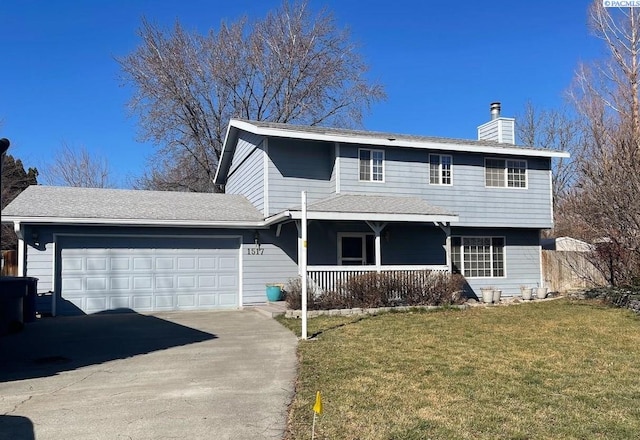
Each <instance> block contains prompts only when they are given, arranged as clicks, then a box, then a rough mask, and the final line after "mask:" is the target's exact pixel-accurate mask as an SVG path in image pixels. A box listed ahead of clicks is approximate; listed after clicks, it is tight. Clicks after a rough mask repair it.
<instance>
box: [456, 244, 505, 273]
mask: <svg viewBox="0 0 640 440" xmlns="http://www.w3.org/2000/svg"><path fill="white" fill-rule="evenodd" d="M456 239H458V240H460V244H459V245H456V244H455V240H456ZM478 239H481V240H482V239H484V240H487V239H488V240H490V244H489V250H488V253H487V254H485V258H486V257H487V256H488V258H489V261H488V263H489V270H490V275H470V273H471V270H472V269H473V268H471V267H469V268H467V267H465V262H466V261H467V260H470V259H471V258H465V247H466V246H468V247H470V246H472V244H467V245H465V240H478ZM494 240H500V241H501V242H502V245H501V246H500V245H499V244H498V243H494ZM497 249H501V250H502V252H501V253H500V254H497V253H496V250H497ZM498 257H499V258H498ZM500 260H501V267H498V266H496V263H498V262H499V261H500ZM477 261H478V262H480V261H482V262H486V260H484V259H483V260H479V259H478V260H477ZM454 267H455V268H456V270H454ZM451 271H452V272H453V273H460V274H462V275H463V276H464V277H465V278H469V279H487V278H506V277H507V239H506V237H505V236H503V235H492V236H486V235H482V236H479V235H452V236H451ZM467 271H468V272H467ZM500 272H502V273H501V274H499V275H498V273H500Z"/></svg>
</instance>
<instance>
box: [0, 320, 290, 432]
mask: <svg viewBox="0 0 640 440" xmlns="http://www.w3.org/2000/svg"><path fill="white" fill-rule="evenodd" d="M296 343H297V339H296V337H295V336H294V335H293V334H292V333H291V332H289V331H288V330H286V329H285V328H283V327H282V326H280V325H279V324H278V323H277V322H275V321H274V320H272V319H271V318H269V317H267V316H264V315H263V314H261V313H258V312H257V311H256V310H245V311H229V312H171V313H162V314H154V315H152V316H151V315H139V314H136V313H128V314H97V315H91V316H81V317H67V318H62V317H60V318H44V319H40V320H38V321H37V322H35V323H30V324H27V325H26V326H25V329H24V331H22V332H21V333H18V334H14V335H7V336H3V337H0V439H1V440H4V439H12V440H21V439H35V438H37V439H39V440H40V439H46V440H57V439H71V438H77V439H84V438H87V439H88V438H91V439H98V440H99V439H242V440H250V439H281V438H282V437H283V433H284V430H285V426H286V418H287V406H288V404H289V403H290V401H291V398H292V396H293V387H294V381H295V374H296V355H295V350H296Z"/></svg>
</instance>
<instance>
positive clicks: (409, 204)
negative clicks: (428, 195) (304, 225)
mask: <svg viewBox="0 0 640 440" xmlns="http://www.w3.org/2000/svg"><path fill="white" fill-rule="evenodd" d="M298 209H299V207H298ZM307 210H308V211H314V212H315V211H317V212H341V213H359V214H415V215H455V214H453V213H451V212H449V211H447V210H445V209H442V208H440V207H438V206H433V205H430V204H429V203H427V202H425V201H424V200H422V199H421V198H419V197H396V196H380V195H364V194H338V195H336V196H332V197H329V198H327V199H323V200H320V201H318V202H315V203H311V204H309V205H308V206H307Z"/></svg>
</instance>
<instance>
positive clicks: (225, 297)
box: [219, 293, 236, 307]
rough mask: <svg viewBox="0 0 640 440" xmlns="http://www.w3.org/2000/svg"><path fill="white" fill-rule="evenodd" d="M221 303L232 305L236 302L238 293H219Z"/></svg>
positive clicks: (222, 304)
mask: <svg viewBox="0 0 640 440" xmlns="http://www.w3.org/2000/svg"><path fill="white" fill-rule="evenodd" d="M219 298H220V305H221V306H228V307H232V306H234V305H235V304H236V295H234V294H231V293H221V294H220V295H219Z"/></svg>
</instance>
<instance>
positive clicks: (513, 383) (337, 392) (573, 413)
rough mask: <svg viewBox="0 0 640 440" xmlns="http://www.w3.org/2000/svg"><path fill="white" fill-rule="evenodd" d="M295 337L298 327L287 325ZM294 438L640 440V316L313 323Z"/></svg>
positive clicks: (476, 315) (516, 315) (587, 305)
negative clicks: (317, 405)
mask: <svg viewBox="0 0 640 440" xmlns="http://www.w3.org/2000/svg"><path fill="white" fill-rule="evenodd" d="M280 322H282V323H283V324H284V325H286V326H288V327H289V328H291V329H292V330H293V331H294V332H297V333H298V334H299V332H300V329H299V327H300V320H288V319H280ZM308 328H309V334H315V333H317V334H318V336H317V337H316V338H314V340H309V341H301V342H300V344H299V349H298V354H299V361H300V367H299V368H300V370H299V377H298V384H297V390H296V397H295V399H294V401H293V403H292V405H291V408H290V416H289V418H290V420H289V426H290V427H289V429H290V432H289V435H288V437H287V438H288V439H291V440H293V439H296V440H297V439H308V438H310V433H311V424H312V420H313V411H312V406H313V401H314V398H315V392H316V391H317V390H320V391H321V392H322V395H323V404H324V412H323V414H322V415H321V416H319V417H318V419H317V421H316V438H317V439H394V440H400V439H409V440H417V439H434V440H435V439H522V440H524V439H632V438H633V439H635V438H640V319H639V318H638V317H637V316H635V315H633V314H632V313H631V312H629V311H624V310H618V309H612V308H607V307H604V306H600V305H599V304H597V303H595V302H587V301H582V302H570V301H566V300H559V301H549V302H544V303H538V304H523V305H519V306H510V307H490V308H474V309H469V310H465V311H456V310H445V311H442V312H437V313H435V312H431V313H418V312H409V313H387V314H383V315H378V316H373V317H364V318H363V317H354V316H351V317H320V318H313V319H310V320H309V324H308Z"/></svg>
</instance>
